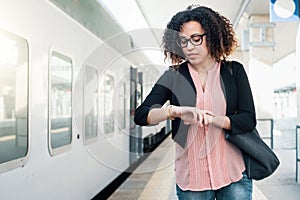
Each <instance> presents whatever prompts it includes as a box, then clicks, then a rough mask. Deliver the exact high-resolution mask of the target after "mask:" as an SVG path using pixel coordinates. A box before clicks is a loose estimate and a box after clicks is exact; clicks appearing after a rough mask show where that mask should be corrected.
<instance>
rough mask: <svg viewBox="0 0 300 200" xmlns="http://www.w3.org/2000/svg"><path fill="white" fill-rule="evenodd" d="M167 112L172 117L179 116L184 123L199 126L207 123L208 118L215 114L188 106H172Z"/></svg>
mask: <svg viewBox="0 0 300 200" xmlns="http://www.w3.org/2000/svg"><path fill="white" fill-rule="evenodd" d="M169 112H170V115H171V116H172V117H174V118H176V117H179V118H181V120H183V121H184V124H198V125H200V126H203V125H207V124H208V123H209V121H211V120H210V118H211V117H214V116H215V115H214V114H213V113H212V112H210V111H208V110H200V109H198V108H196V107H188V106H172V107H171V108H170V110H169Z"/></svg>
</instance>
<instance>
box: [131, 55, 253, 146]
mask: <svg viewBox="0 0 300 200" xmlns="http://www.w3.org/2000/svg"><path fill="white" fill-rule="evenodd" d="M229 64H230V62H228V61H223V62H222V63H221V70H220V73H221V80H220V81H221V85H222V86H223V92H224V95H225V98H226V116H228V117H229V119H230V123H231V130H225V131H226V132H227V133H228V134H239V133H244V132H249V131H252V130H253V129H254V127H255V126H256V117H255V108H254V103H253V97H252V92H251V88H250V84H249V81H248V77H247V74H246V72H245V70H244V67H243V66H242V64H240V63H239V62H236V61H232V74H231V72H230V71H229V69H228V67H226V66H228V65H229ZM168 100H170V104H171V105H176V106H192V107H194V106H195V105H196V88H195V85H194V82H193V80H192V77H191V75H190V72H189V69H188V66H187V62H184V63H182V64H181V65H180V66H179V68H178V69H177V70H175V69H174V68H173V67H170V68H169V70H167V71H165V73H164V74H163V75H162V76H161V77H160V78H159V79H158V81H157V82H156V84H155V85H154V87H153V88H152V90H151V92H150V93H149V95H148V96H147V97H146V99H145V100H144V101H143V103H142V104H141V105H140V106H139V107H138V108H137V109H136V112H135V116H134V122H135V123H136V124H137V125H141V126H146V125H148V123H147V116H148V113H149V111H150V110H151V109H152V108H160V107H161V106H162V105H163V104H165V103H166V101H168ZM189 126H190V125H185V124H184V123H183V121H181V119H180V118H176V119H175V120H173V121H172V138H173V139H174V141H175V142H177V143H178V144H179V145H181V146H182V147H185V144H186V139H187V133H188V128H189Z"/></svg>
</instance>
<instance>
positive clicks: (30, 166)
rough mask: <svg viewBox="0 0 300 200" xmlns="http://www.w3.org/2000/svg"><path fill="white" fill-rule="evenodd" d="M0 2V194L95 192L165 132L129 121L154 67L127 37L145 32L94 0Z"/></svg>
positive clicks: (11, 198)
mask: <svg viewBox="0 0 300 200" xmlns="http://www.w3.org/2000/svg"><path fill="white" fill-rule="evenodd" d="M0 3H1V6H0V199H3V200H4V199H5V200H19V199H30V200H34V199H51V200H52V199H64V200H65V199H72V200H75V199H80V200H82V199H93V198H96V197H99V198H101V194H104V192H103V191H107V188H109V187H110V186H111V184H112V183H113V182H115V180H117V179H118V178H119V177H120V176H122V174H124V173H131V171H130V170H131V169H132V166H135V165H137V163H139V162H140V161H141V159H142V158H143V157H144V156H146V155H147V154H149V152H151V150H152V149H153V148H154V147H155V146H156V145H158V144H159V142H161V141H162V140H163V139H164V138H166V137H167V136H168V134H169V133H170V131H171V128H170V123H169V121H165V122H162V123H160V124H157V125H155V126H149V127H139V126H137V125H135V124H134V122H133V116H134V112H135V109H136V107H137V106H138V105H139V104H140V103H141V102H142V100H143V98H144V97H145V95H146V94H147V93H148V92H149V91H150V90H151V87H152V84H153V83H154V82H155V81H156V80H157V78H158V74H159V73H160V70H159V69H160V68H163V66H155V63H153V61H152V60H151V59H150V58H149V56H148V55H147V54H146V53H145V51H143V50H145V49H146V50H147V49H148V50H155V51H159V44H157V41H156V42H153V43H155V45H148V46H147V45H146V44H140V43H139V44H138V42H136V38H138V36H141V37H142V38H143V37H145V35H147V34H149V35H151V34H153V30H136V31H133V32H132V33H128V32H126V31H123V29H122V27H121V26H120V25H119V24H118V22H117V21H116V19H115V18H114V17H113V16H112V15H110V13H109V11H107V9H106V8H105V6H103V5H101V3H100V2H99V1H96V0H85V1H80V0H74V1H64V0H26V1H20V0H10V1H5V0H0ZM157 32H158V33H159V34H160V32H159V30H158V31H157ZM134 35H136V36H137V37H134ZM146 41H148V40H146ZM164 67H165V69H167V66H164Z"/></svg>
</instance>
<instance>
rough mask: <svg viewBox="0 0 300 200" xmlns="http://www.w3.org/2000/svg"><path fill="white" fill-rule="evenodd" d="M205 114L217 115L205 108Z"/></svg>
mask: <svg viewBox="0 0 300 200" xmlns="http://www.w3.org/2000/svg"><path fill="white" fill-rule="evenodd" d="M204 112H205V114H207V115H210V116H213V117H215V116H216V115H215V114H214V113H212V112H211V111H209V110H204Z"/></svg>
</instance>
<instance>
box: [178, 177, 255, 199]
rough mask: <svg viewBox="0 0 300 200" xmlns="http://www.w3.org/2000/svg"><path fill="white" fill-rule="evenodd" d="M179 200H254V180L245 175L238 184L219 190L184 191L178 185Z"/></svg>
mask: <svg viewBox="0 0 300 200" xmlns="http://www.w3.org/2000/svg"><path fill="white" fill-rule="evenodd" d="M176 190H177V197H178V199H179V200H214V199H216V200H252V179H249V178H248V176H247V174H246V173H245V172H244V173H243V178H242V179H241V180H239V181H238V182H234V183H231V184H230V185H228V186H225V187H223V188H220V189H218V190H205V191H190V190H187V191H184V190H182V189H180V188H179V187H178V186H177V185H176Z"/></svg>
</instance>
